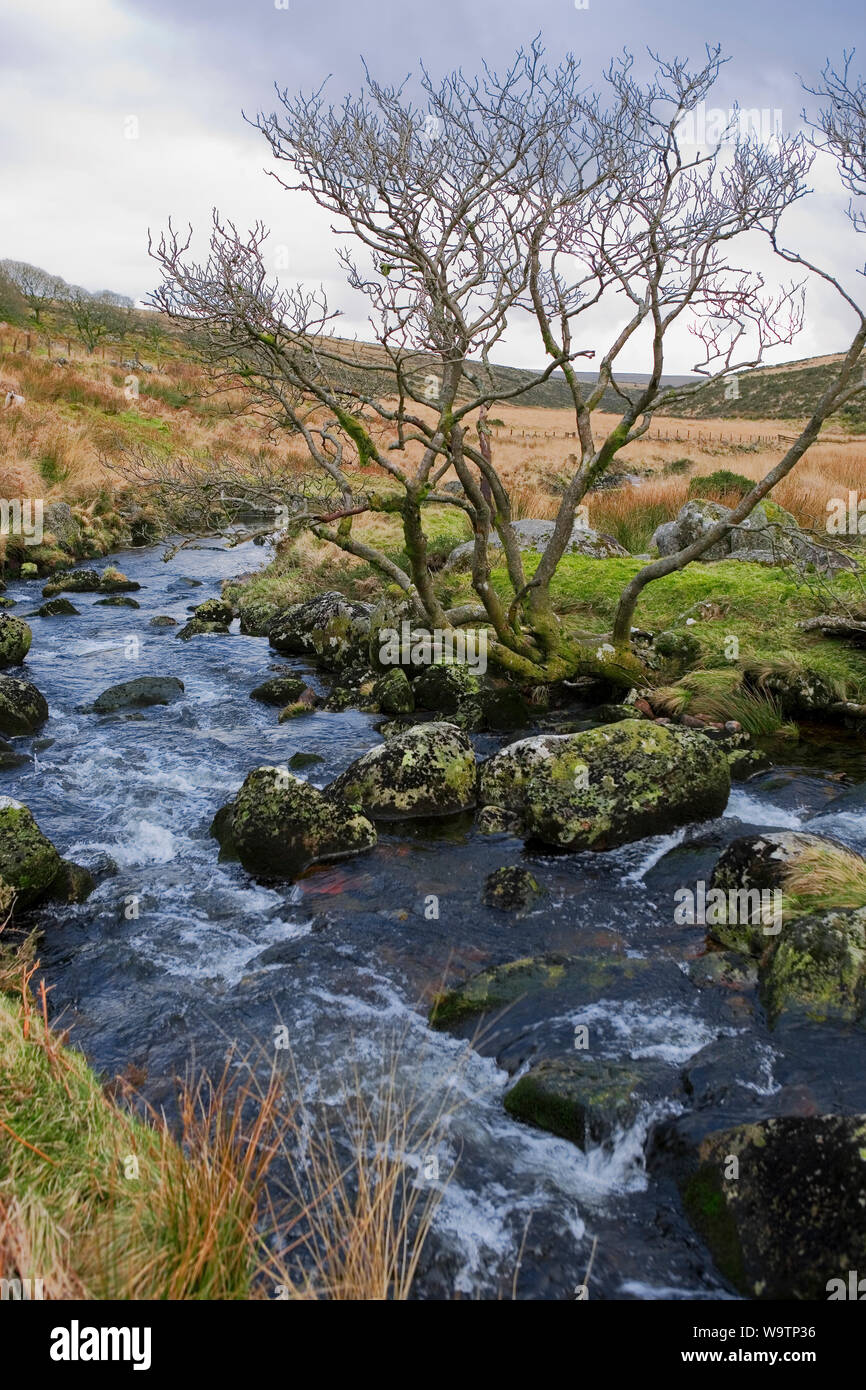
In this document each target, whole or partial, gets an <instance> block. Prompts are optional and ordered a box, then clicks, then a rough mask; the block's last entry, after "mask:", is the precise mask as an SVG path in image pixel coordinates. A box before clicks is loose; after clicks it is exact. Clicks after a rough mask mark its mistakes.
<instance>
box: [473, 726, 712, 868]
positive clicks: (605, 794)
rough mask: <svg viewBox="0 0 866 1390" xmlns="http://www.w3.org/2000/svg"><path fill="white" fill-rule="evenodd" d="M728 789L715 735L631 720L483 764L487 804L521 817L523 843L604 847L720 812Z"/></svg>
mask: <svg viewBox="0 0 866 1390" xmlns="http://www.w3.org/2000/svg"><path fill="white" fill-rule="evenodd" d="M730 785H731V783H730V771H729V768H728V762H727V758H726V757H725V755H724V753H723V752H722V751H721V750H720V749H718V748H717V747H716V746H715V745H714V744H713V743H712V742H711V741H710V740H709V739H706V738H704V737H703V735H701V734H699V733H696V732H693V731H692V730H690V729H683V728H679V727H674V726H665V725H659V724H651V723H649V722H648V721H645V720H637V719H632V720H623V721H621V722H620V723H617V724H609V725H602V726H601V727H600V728H596V729H589V730H586V731H585V732H583V733H577V734H541V735H538V736H536V737H534V738H527V739H521V740H519V741H518V742H517V743H512V744H510V745H509V746H508V747H507V748H504V749H503V750H502V752H500V753H497V754H496V755H495V756H494V757H492V758H491V759H489V761H488V762H486V763H485V764H484V765H483V767H482V768H481V776H480V780H479V801H480V802H481V804H482V805H483V806H485V807H491V806H492V807H496V808H498V809H499V810H501V811H505V812H510V813H512V814H515V815H516V816H518V817H519V820H520V825H521V833H522V834H523V835H524V837H525V838H528V839H534V840H539V841H541V842H542V843H543V844H548V845H552V846H555V847H557V848H560V849H571V850H578V849H593V850H602V849H612V848H614V847H615V846H616V845H621V844H625V843H627V842H628V841H631V840H639V839H642V838H643V837H644V836H646V835H660V834H664V833H666V832H667V831H670V830H673V829H674V828H675V827H677V826H679V825H684V824H687V823H688V822H691V821H700V820H707V819H710V818H711V817H715V816H717V815H720V814H721V812H722V811H723V810H724V808H725V806H726V804H727V800H728V796H729V793H730Z"/></svg>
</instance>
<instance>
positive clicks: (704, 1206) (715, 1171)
mask: <svg viewBox="0 0 866 1390" xmlns="http://www.w3.org/2000/svg"><path fill="white" fill-rule="evenodd" d="M682 1198H683V1205H684V1207H685V1209H686V1212H687V1214H688V1217H689V1220H690V1221H691V1223H692V1225H693V1226H694V1228H695V1230H696V1231H697V1232H698V1234H699V1235H700V1236H702V1237H703V1239H704V1241H705V1242H706V1244H707V1245H708V1246H709V1248H710V1250H711V1251H712V1253H713V1259H714V1260H715V1262H716V1264H717V1266H718V1268H719V1270H720V1271H721V1273H722V1274H724V1276H725V1278H726V1279H728V1280H729V1281H730V1282H731V1283H732V1284H733V1285H734V1288H736V1289H740V1290H741V1292H742V1291H745V1287H746V1271H745V1267H744V1262H743V1251H742V1246H741V1244H740V1237H739V1233H738V1230H737V1223H736V1221H735V1220H734V1217H733V1214H732V1212H731V1211H730V1208H729V1206H728V1199H727V1195H726V1192H725V1187H724V1182H723V1179H722V1176H721V1173H720V1172H719V1168H718V1166H717V1164H715V1163H703V1164H701V1166H700V1167H699V1168H698V1170H697V1172H696V1173H694V1174H693V1175H692V1176H691V1177H690V1178H689V1179H688V1180H687V1182H686V1183H685V1185H684V1187H683V1189H682Z"/></svg>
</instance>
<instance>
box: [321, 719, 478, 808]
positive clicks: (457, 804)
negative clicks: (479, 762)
mask: <svg viewBox="0 0 866 1390" xmlns="http://www.w3.org/2000/svg"><path fill="white" fill-rule="evenodd" d="M475 777H476V769H475V754H474V752H473V751H472V745H471V744H470V742H469V740H468V738H467V737H466V735H465V734H464V733H462V732H461V730H460V729H458V728H456V727H455V726H454V725H453V724H417V725H415V726H414V728H412V729H408V730H407V731H406V732H405V733H404V734H398V735H397V737H396V738H392V739H389V740H388V741H387V743H383V744H382V745H381V746H380V747H378V748H372V749H371V750H370V752H369V753H365V754H364V755H363V756H362V757H360V758H358V759H357V761H356V762H354V763H352V765H351V767H348V768H347V769H346V771H345V772H344V773H342V774H341V775H340V776H339V777H338V778H337V779H336V781H334V782H333V783H332V784H331V786H330V787H329V788H328V794H329V795H333V796H337V797H340V798H342V799H343V800H344V801H347V802H349V803H350V805H353V806H359V807H360V808H361V809H362V810H363V811H364V814H365V815H368V816H370V817H371V818H373V819H374V820H399V819H403V818H405V817H427V816H446V815H454V814H456V813H458V812H460V811H466V810H468V809H469V808H470V807H472V806H474V805H475Z"/></svg>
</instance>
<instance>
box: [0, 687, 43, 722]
mask: <svg viewBox="0 0 866 1390" xmlns="http://www.w3.org/2000/svg"><path fill="white" fill-rule="evenodd" d="M47 718H48V704H47V702H46V699H45V696H44V695H43V694H42V692H41V691H39V690H37V689H36V686H35V685H33V684H31V682H30V681H25V680H21V678H20V677H19V676H0V734H32V733H34V732H35V730H36V729H38V728H40V726H41V725H42V724H44V723H45V721H46V719H47Z"/></svg>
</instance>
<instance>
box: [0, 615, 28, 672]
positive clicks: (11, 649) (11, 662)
mask: <svg viewBox="0 0 866 1390" xmlns="http://www.w3.org/2000/svg"><path fill="white" fill-rule="evenodd" d="M32 641H33V633H32V632H31V630H30V628H29V627H28V626H27V624H26V623H24V622H22V621H21V619H20V618H10V616H9V614H8V613H0V667H4V666H20V665H21V662H22V661H23V660H24V658H25V656H26V655H27V653H28V652H29V650H30V643H31V642H32Z"/></svg>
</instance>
